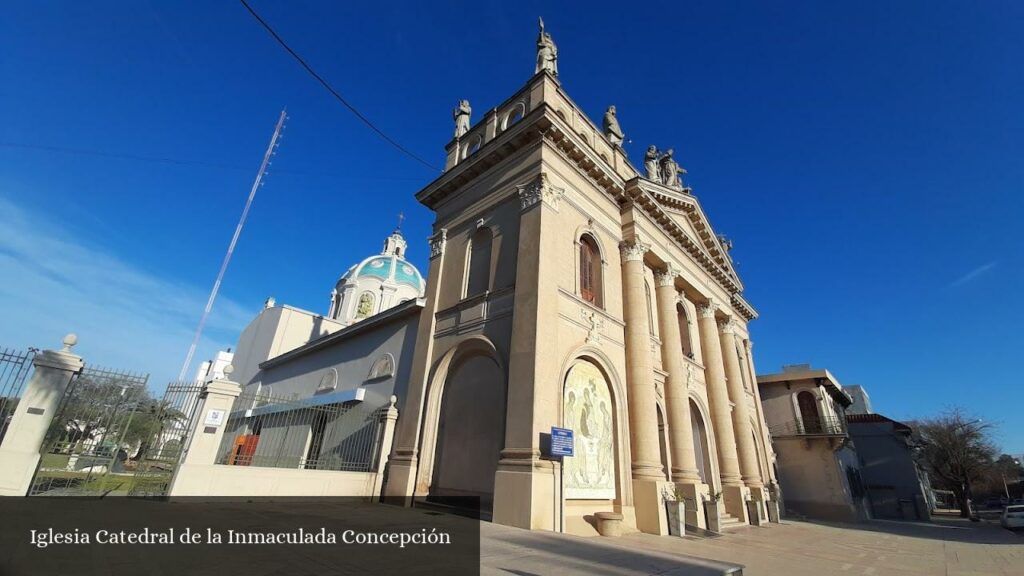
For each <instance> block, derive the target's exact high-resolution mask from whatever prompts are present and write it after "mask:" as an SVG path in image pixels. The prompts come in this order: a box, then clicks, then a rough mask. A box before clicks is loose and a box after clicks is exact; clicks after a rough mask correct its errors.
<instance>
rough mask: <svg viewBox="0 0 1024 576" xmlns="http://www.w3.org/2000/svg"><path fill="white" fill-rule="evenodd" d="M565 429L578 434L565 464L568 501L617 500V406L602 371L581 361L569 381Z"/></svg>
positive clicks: (564, 394) (565, 394) (564, 396)
mask: <svg viewBox="0 0 1024 576" xmlns="http://www.w3.org/2000/svg"><path fill="white" fill-rule="evenodd" d="M562 407H563V412H562V425H563V426H565V427H566V428H571V429H572V430H573V431H574V435H573V437H574V442H575V445H574V454H575V455H574V456H573V457H572V458H566V459H565V464H564V467H565V468H564V470H565V472H564V475H565V477H564V482H565V498H566V499H570V500H571V499H576V500H580V499H583V500H605V499H607V500H614V499H615V498H616V490H615V486H616V482H615V478H616V465H615V420H614V416H613V414H614V413H615V406H614V404H612V395H611V389H610V388H609V386H608V380H607V379H606V378H605V375H604V373H603V372H601V370H600V369H599V368H598V367H597V366H596V365H594V364H592V363H590V362H587V361H586V360H580V361H577V362H576V363H575V364H573V366H572V368H570V369H569V373H568V374H566V377H565V388H564V390H563V392H562Z"/></svg>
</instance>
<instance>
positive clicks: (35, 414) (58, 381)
mask: <svg viewBox="0 0 1024 576" xmlns="http://www.w3.org/2000/svg"><path fill="white" fill-rule="evenodd" d="M63 343H64V348H63V349H62V350H59V351H57V350H45V351H43V352H40V353H39V354H36V357H35V358H34V359H33V360H32V364H33V366H35V371H34V372H33V373H32V378H31V379H30V380H29V381H28V384H27V385H26V386H25V392H24V393H23V394H22V395H21V400H20V401H19V402H18V407H17V408H16V409H15V410H14V416H13V418H12V419H11V424H10V426H9V427H8V428H7V433H6V434H5V435H4V439H3V445H0V496H25V495H26V494H28V490H29V487H30V485H31V484H32V477H33V476H35V473H36V467H37V466H38V465H39V458H40V450H41V448H42V444H43V440H44V439H45V438H46V431H47V430H48V429H49V428H50V423H51V422H52V421H53V418H54V416H55V415H56V412H57V408H58V407H59V406H60V403H61V400H63V399H64V394H65V393H66V392H67V389H68V384H70V383H71V378H72V377H73V376H74V375H75V374H77V373H79V372H81V371H82V367H83V366H84V365H85V364H84V362H82V358H81V357H80V356H77V355H75V354H72V353H71V347H72V346H74V345H75V344H76V343H78V337H77V336H75V335H74V334H68V335H67V336H65V337H64V342H63Z"/></svg>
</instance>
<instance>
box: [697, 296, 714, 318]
mask: <svg viewBox="0 0 1024 576" xmlns="http://www.w3.org/2000/svg"><path fill="white" fill-rule="evenodd" d="M717 311H718V303H717V302H715V301H714V300H711V299H709V300H708V301H707V302H704V303H701V304H697V315H698V316H700V317H701V318H714V317H715V312H717Z"/></svg>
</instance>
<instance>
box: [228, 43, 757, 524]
mask: <svg viewBox="0 0 1024 576" xmlns="http://www.w3.org/2000/svg"><path fill="white" fill-rule="evenodd" d="M556 59H557V51H556V50H555V48H554V43H553V41H551V38H550V35H549V34H547V33H545V32H543V29H542V31H541V36H540V38H539V39H538V60H537V69H536V74H535V75H534V76H533V77H531V78H530V79H529V80H528V82H527V83H526V84H525V85H524V86H522V87H521V88H520V89H519V90H517V91H516V92H515V93H514V94H512V95H511V96H510V97H509V98H508V99H507V100H505V101H504V102H502V103H500V104H498V105H497V106H496V107H492V108H490V109H489V111H488V112H487V113H486V114H485V115H484V116H483V117H482V118H480V119H478V120H477V121H476V122H475V123H471V122H470V121H469V112H468V110H469V107H468V103H466V102H462V103H460V107H459V109H457V110H456V112H455V119H456V131H455V134H456V135H455V137H454V139H453V140H452V141H451V142H449V143H448V145H447V147H446V151H447V160H446V165H445V171H444V173H443V174H442V175H441V176H440V177H438V178H437V179H436V180H434V181H433V182H431V183H430V184H429V185H427V186H426V187H425V188H423V189H422V190H420V191H419V192H418V193H417V194H416V199H417V200H418V201H419V202H421V203H422V204H423V205H424V206H426V207H427V208H429V209H430V210H432V211H433V212H434V214H435V221H434V225H433V235H432V236H431V238H430V241H429V249H430V259H429V269H428V270H427V273H426V275H425V278H426V281H425V286H423V287H422V298H416V296H418V294H415V293H414V292H416V291H408V292H409V293H408V298H410V300H409V301H407V302H405V303H401V302H400V301H399V300H400V299H399V298H395V297H394V296H390V295H389V297H390V298H391V304H390V305H391V306H395V305H397V306H396V307H395V308H392V309H390V310H385V309H383V308H381V307H380V302H379V300H376V297H375V300H374V304H373V305H376V306H378V308H377V309H368V308H367V304H366V303H365V302H362V301H360V300H359V298H360V297H361V296H360V295H359V293H360V291H358V290H355V291H353V290H348V291H346V290H347V288H346V285H345V284H344V282H345V281H347V279H346V278H343V279H342V282H339V286H338V288H337V289H336V291H335V293H334V294H333V295H332V303H331V306H330V312H329V314H328V315H327V317H326V318H322V319H321V320H320V321H318V322H320V324H319V325H321V326H327V327H329V329H327V330H325V331H324V333H323V334H316V333H315V330H316V328H315V326H314V324H316V322H317V321H314V320H310V321H309V322H307V324H309V325H310V327H312V330H313V332H312V333H311V332H310V331H309V330H308V329H307V328H306V325H305V324H303V328H302V330H303V342H305V343H302V342H300V343H299V344H298V345H297V346H298V347H297V348H295V347H291V348H292V349H290V350H282V354H281V355H280V356H278V357H276V358H275V357H274V356H275V354H274V353H271V352H269V351H268V350H269V349H267V350H262V351H261V352H260V353H258V354H256V355H254V356H253V357H252V358H253V359H251V360H249V361H247V362H248V364H249V365H250V366H249V367H248V368H243V369H241V372H242V373H244V375H245V377H244V379H243V380H240V381H241V382H242V384H243V385H246V384H247V385H255V386H260V385H265V384H266V381H265V380H263V379H265V378H267V377H268V376H269V375H272V373H273V372H274V371H275V370H276V371H279V372H280V371H282V370H285V369H286V368H287V364H288V362H299V361H300V360H301V359H302V358H308V357H310V356H315V355H323V354H326V353H327V352H325V351H326V350H328V349H329V348H330V347H331V346H338V347H345V346H348V347H350V348H352V349H353V350H355V349H358V351H359V352H358V354H359V355H362V356H361V357H365V358H366V362H365V364H366V365H367V366H369V365H370V364H372V363H373V362H374V358H375V355H378V354H382V353H384V352H382V351H386V352H387V353H388V354H391V355H392V356H393V360H394V364H395V365H396V366H397V368H396V370H395V371H394V372H395V376H394V379H393V380H392V381H390V383H389V384H386V385H387V387H388V389H387V390H385V391H384V392H383V393H382V394H381V395H380V396H381V397H386V395H387V394H389V393H394V394H395V395H396V396H397V397H398V404H397V405H398V409H399V413H400V416H399V418H398V423H397V431H396V434H395V439H394V446H393V451H392V456H391V459H390V462H389V465H388V474H387V476H388V479H387V483H386V486H385V488H384V493H385V495H387V496H393V497H400V498H403V499H405V501H406V502H408V503H415V502H417V501H429V500H430V499H431V498H432V497H437V496H446V495H473V496H480V497H481V499H482V500H483V503H484V508H485V511H484V514H485V516H487V517H490V518H491V519H492V521H494V522H497V523H501V524H507V525H511V526H518V527H523V528H529V529H538V530H556V531H557V530H565V531H567V532H573V533H580V534H593V533H595V532H594V528H593V527H592V522H593V517H594V515H595V514H596V513H598V512H617V513H620V514H622V516H623V523H624V524H625V525H626V526H627V527H630V528H636V529H639V530H642V531H644V532H648V533H655V534H665V533H667V522H666V511H665V510H666V508H665V506H664V504H663V501H664V497H665V494H666V489H669V488H670V486H671V484H672V483H674V484H676V485H677V486H678V487H679V489H680V490H681V492H682V493H683V494H685V496H686V497H687V498H688V501H687V503H686V504H687V523H688V524H691V525H696V526H701V527H707V525H708V523H707V520H706V518H707V516H706V514H705V507H715V508H718V509H720V510H721V512H722V515H723V518H724V519H725V521H726V522H744V523H745V522H751V521H753V520H754V519H752V518H751V517H750V513H751V512H752V513H755V514H757V516H758V517H759V518H763V517H767V516H768V515H769V512H770V511H772V510H777V502H775V498H776V495H777V490H774V489H773V487H774V486H775V475H774V470H773V463H774V454H773V452H772V448H771V441H770V438H769V436H768V431H767V428H766V425H765V420H764V415H763V413H762V410H761V402H760V398H759V396H758V394H759V393H758V388H757V385H756V379H755V377H754V374H755V369H754V364H753V359H752V352H751V350H752V344H751V337H750V332H749V331H748V322H750V321H751V320H753V319H755V318H756V317H757V313H756V311H755V310H754V309H753V307H752V306H751V305H750V304H748V303H747V301H746V300H745V299H744V298H743V295H742V293H743V283H742V282H741V281H740V279H739V277H738V276H737V274H736V271H735V269H734V267H733V265H732V261H731V259H730V257H729V253H728V249H729V247H728V245H727V244H726V243H725V242H724V241H723V240H722V239H720V237H719V236H718V235H717V234H716V233H715V231H714V230H713V229H712V227H711V224H710V222H709V220H708V217H707V215H706V214H705V213H704V210H703V208H702V207H701V204H700V202H699V200H698V197H697V195H696V194H695V193H693V191H691V190H690V189H689V188H686V187H684V186H683V185H682V184H681V183H680V182H679V181H678V174H679V173H681V172H682V171H681V169H680V168H679V166H678V164H675V161H674V160H673V159H672V158H671V153H670V152H669V153H667V154H662V153H660V152H658V151H657V150H656V149H655V148H654V147H651V150H649V151H648V155H647V158H646V159H645V168H646V170H645V172H644V173H641V172H640V171H639V170H638V169H637V168H636V167H634V166H633V164H631V162H630V160H629V159H627V157H626V154H625V152H624V151H623V149H622V148H621V143H622V133H621V130H619V128H618V123H617V121H616V120H615V117H614V112H615V111H614V109H613V108H612V109H610V110H609V112H608V114H606V116H605V122H604V126H602V127H598V126H597V125H595V123H594V122H592V121H591V120H590V119H589V118H588V117H587V116H586V114H584V112H583V111H582V110H581V109H580V108H579V107H578V106H577V105H576V104H575V103H574V102H573V101H572V99H571V98H570V97H569V95H568V94H567V93H566V92H565V90H564V89H563V87H562V85H561V84H560V82H559V80H558V76H557V67H556V66H555V65H554V64H555V62H556ZM388 250H391V253H392V254H396V250H395V247H394V246H393V245H392V246H391V247H390V248H388V249H386V250H385V252H387V251H388ZM401 252H404V241H403V245H402V248H401ZM401 256H402V254H401V253H397V257H398V258H399V259H401ZM387 266H391V267H390V268H388V270H390V271H392V272H391V273H390V274H391V275H390V276H389V278H391V279H392V280H393V279H394V278H395V276H394V272H393V270H394V269H395V267H396V266H400V264H398V263H397V260H396V261H394V262H392V263H385V264H384V267H387ZM357 268H358V269H357V270H356V269H354V270H355V272H353V271H351V270H350V273H354V274H355V275H357V276H358V275H360V274H363V273H364V272H365V271H368V270H369V271H370V272H372V269H368V266H367V264H366V262H364V263H363V264H360V265H359V266H358V267H357ZM409 276H412V275H411V274H409ZM415 277H416V278H418V277H419V274H418V273H416V275H415ZM407 284H408V285H409V286H411V285H412V284H411V282H408V283H407ZM339 311H341V312H342V313H343V314H342V316H341V317H340V319H339V317H338V313H339ZM364 311H370V312H372V314H363V319H361V320H360V321H359V322H357V323H354V324H353V323H351V322H349V321H350V320H352V319H355V316H359V315H360V314H362V312H364ZM265 312H266V311H265ZM375 315H376V316H375ZM377 316H381V317H382V318H383V320H380V321H378V320H375V318H377ZM361 325H362V326H361ZM247 330H248V329H247ZM255 332H258V331H256V330H255V329H254V333H251V334H248V335H247V336H245V338H249V339H250V340H253V341H254V342H255V341H257V340H259V338H257V334H255ZM398 332H401V334H402V335H401V337H400V338H389V337H388V334H391V333H398ZM359 334H371V335H372V334H378V336H375V338H376V340H374V342H380V343H382V344H380V346H383V347H380V346H378V347H377V348H374V347H373V346H368V345H359V344H358V342H359V341H360V338H359ZM243 339H244V338H243ZM271 340H272V339H271ZM332 342H333V343H334V344H331V343H332ZM346 342H347V343H346ZM389 343H390V344H389ZM387 346H391V348H387ZM246 347H247V346H246V345H245V343H244V342H240V344H239V355H240V356H244V354H245V352H244V350H245V349H246ZM353 347H354V348H353ZM264 348H266V346H264ZM385 348H387V350H385ZM330 362H331V361H329V360H325V361H323V362H319V363H318V364H316V366H315V369H314V368H310V369H309V370H296V369H290V370H288V378H290V379H291V381H295V382H298V381H299V380H301V378H300V376H302V375H303V374H307V376H305V378H306V380H308V382H307V383H305V384H302V386H307V388H302V390H305V392H304V393H306V394H311V393H313V391H314V390H315V389H316V386H317V382H319V377H318V374H320V372H322V370H323V369H325V367H327V366H328V365H329V364H330ZM345 362H349V363H351V358H349V359H348V360H346V361H345ZM346 365H347V364H346ZM365 368H366V366H361V367H360V368H359V370H363V369H365ZM335 381H336V382H337V383H338V384H337V386H338V388H339V389H343V388H345V387H359V386H363V382H362V381H363V376H359V377H358V378H356V379H355V380H352V381H347V380H346V378H344V377H342V378H340V379H339V378H338V377H337V376H335ZM284 385H285V384H281V386H284ZM295 386H297V387H296V388H294V389H295V390H299V389H300V387H298V386H299V385H298V384H296V385H295ZM553 426H558V427H564V428H570V429H572V430H574V432H575V456H574V457H572V458H566V459H565V462H564V464H562V465H563V466H564V469H561V470H560V469H559V466H560V464H559V463H558V462H557V461H553V460H552V459H549V458H547V457H546V455H545V454H544V452H543V450H544V440H545V436H546V435H547V434H548V433H550V431H551V428H552V427H553ZM751 502H752V503H753V504H751Z"/></svg>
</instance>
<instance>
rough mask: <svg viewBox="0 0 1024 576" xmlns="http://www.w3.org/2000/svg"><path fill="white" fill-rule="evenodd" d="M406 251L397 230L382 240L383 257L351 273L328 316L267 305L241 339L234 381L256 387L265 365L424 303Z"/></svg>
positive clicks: (270, 302)
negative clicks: (392, 311)
mask: <svg viewBox="0 0 1024 576" xmlns="http://www.w3.org/2000/svg"><path fill="white" fill-rule="evenodd" d="M405 250H406V242H405V238H403V237H402V233H401V232H400V231H399V230H395V231H394V232H392V233H391V235H389V236H388V237H387V239H385V240H384V249H383V250H382V251H381V253H380V254H375V255H372V256H369V257H367V258H364V259H363V260H361V261H360V262H359V263H357V264H355V265H353V266H351V267H349V268H348V271H346V272H345V273H344V274H343V275H342V276H341V278H340V279H339V280H338V283H337V285H336V286H335V288H334V289H333V290H332V291H331V301H330V306H329V309H328V313H327V314H326V315H323V314H317V313H315V312H309V311H306V310H301V309H299V308H294V307H292V306H286V305H279V304H277V303H276V302H275V300H274V299H273V298H269V299H267V302H266V304H265V305H264V309H263V311H262V312H260V313H259V315H257V316H256V318H255V319H253V321H252V322H250V323H249V325H248V326H247V327H246V328H245V330H243V331H242V335H241V336H240V337H239V339H238V346H237V348H236V350H237V352H236V353H235V360H234V363H233V364H234V369H235V371H234V373H233V374H232V376H231V379H232V380H234V381H236V382H239V383H241V384H242V385H248V384H251V383H253V382H255V381H257V379H258V375H259V372H260V365H261V364H262V363H263V362H266V361H267V360H270V359H271V358H276V357H278V356H281V355H282V354H285V353H286V352H290V351H292V350H295V349H297V348H299V347H300V346H303V345H305V344H306V343H309V342H313V341H316V340H317V339H319V338H322V337H324V336H327V335H328V334H333V333H335V332H338V331H339V330H341V329H343V328H345V327H346V326H351V325H352V324H354V323H356V322H359V321H360V320H363V319H365V318H368V317H370V316H373V315H375V314H379V313H381V312H384V311H387V310H389V309H391V308H394V307H395V306H398V305H399V304H403V303H405V302H408V301H410V300H416V299H418V298H420V297H422V296H423V277H422V276H421V275H420V272H419V270H417V269H416V267H415V266H413V265H412V264H411V263H409V261H407V260H406V259H405Z"/></svg>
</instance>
